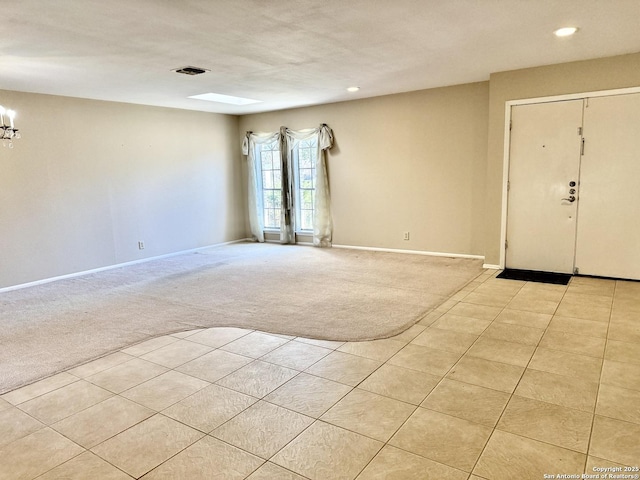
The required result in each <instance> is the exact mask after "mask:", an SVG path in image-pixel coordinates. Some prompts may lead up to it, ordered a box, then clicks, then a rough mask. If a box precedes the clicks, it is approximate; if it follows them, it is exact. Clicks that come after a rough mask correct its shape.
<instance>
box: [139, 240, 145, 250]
mask: <svg viewBox="0 0 640 480" xmlns="http://www.w3.org/2000/svg"><path fill="white" fill-rule="evenodd" d="M138 250H144V242H142V241H141V242H138Z"/></svg>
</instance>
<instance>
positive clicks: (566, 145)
mask: <svg viewBox="0 0 640 480" xmlns="http://www.w3.org/2000/svg"><path fill="white" fill-rule="evenodd" d="M582 107H583V100H570V101H563V102H555V103H543V104H532V105H518V106H514V107H512V110H511V119H512V130H511V151H510V156H509V196H508V211H507V242H508V248H507V251H506V266H507V267H508V268H516V269H523V270H539V271H548V272H558V273H573V267H574V254H575V239H576V213H577V204H578V202H577V201H574V202H569V201H566V200H562V199H563V198H569V195H570V193H569V189H570V188H571V187H570V186H569V182H571V181H574V182H576V184H577V182H578V177H579V173H580V146H581V140H582V138H581V136H580V134H579V130H578V129H579V127H581V126H582V109H583V108H582ZM574 188H575V189H576V190H577V189H578V186H577V185H576V186H575V187H574ZM574 196H575V197H576V198H577V196H578V192H576V194H575V195H574Z"/></svg>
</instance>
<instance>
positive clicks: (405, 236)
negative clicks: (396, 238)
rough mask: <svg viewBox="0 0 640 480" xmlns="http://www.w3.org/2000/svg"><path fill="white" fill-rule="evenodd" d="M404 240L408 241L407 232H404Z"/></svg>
mask: <svg viewBox="0 0 640 480" xmlns="http://www.w3.org/2000/svg"><path fill="white" fill-rule="evenodd" d="M404 239H405V240H409V232H404Z"/></svg>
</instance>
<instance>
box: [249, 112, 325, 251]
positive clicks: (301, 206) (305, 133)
mask: <svg viewBox="0 0 640 480" xmlns="http://www.w3.org/2000/svg"><path fill="white" fill-rule="evenodd" d="M285 144H286V145H287V147H286V150H285V151H281V149H282V148H284V147H282V145H285ZM332 145H333V132H332V131H331V129H330V128H329V126H328V125H327V124H325V123H322V124H320V126H319V127H316V128H307V129H304V130H292V129H289V128H287V127H280V131H279V132H260V133H254V132H247V134H246V136H245V137H244V139H243V140H242V153H243V154H244V155H246V156H247V164H248V165H247V166H248V167H249V169H248V174H247V180H248V187H249V189H248V206H249V226H250V227H251V236H252V237H253V238H254V239H255V240H256V241H258V242H264V241H265V233H275V232H278V233H279V234H280V243H283V244H285V243H296V233H302V234H304V235H305V236H310V237H312V240H313V245H314V246H317V247H330V246H331V235H332V232H333V225H332V221H331V208H330V198H329V179H328V178H327V170H326V166H325V162H326V153H325V152H326V150H328V149H330V148H331V146H332Z"/></svg>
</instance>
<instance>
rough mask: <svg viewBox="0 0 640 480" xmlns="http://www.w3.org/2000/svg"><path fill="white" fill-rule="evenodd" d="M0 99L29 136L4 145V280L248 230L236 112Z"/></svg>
mask: <svg viewBox="0 0 640 480" xmlns="http://www.w3.org/2000/svg"><path fill="white" fill-rule="evenodd" d="M0 99H1V103H2V104H3V105H4V106H6V107H11V108H13V109H15V110H17V115H18V116H17V119H16V126H17V127H18V128H20V130H21V132H22V134H23V138H22V139H20V140H17V141H16V142H15V147H14V148H13V149H12V150H9V149H8V148H0V288H2V287H6V286H11V285H17V284H21V283H25V282H30V281H35V280H40V279H45V278H50V277H54V276H58V275H64V274H68V273H73V272H79V271H85V270H88V269H93V268H98V267H103V266H108V265H113V264H118V263H122V262H127V261H132V260H138V259H142V258H146V257H152V256H157V255H162V254H166V253H171V252H177V251H181V250H185V249H191V248H196V247H200V246H205V245H211V244H216V243H220V242H225V241H229V240H234V239H239V238H244V237H245V234H246V229H245V211H246V205H245V203H244V196H243V195H242V194H241V192H242V183H243V180H242V171H241V162H240V149H239V146H238V141H237V138H238V119H237V117H234V116H228V115H216V114H210V113H202V112H191V111H184V110H176V109H166V108H157V107H145V106H138V105H129V104H122V103H113V102H100V101H92V100H81V99H74V98H65V97H56V96H49V95H36V94H27V93H19V92H8V91H3V92H0ZM139 240H142V241H144V242H145V250H138V245H137V242H138V241H139Z"/></svg>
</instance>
